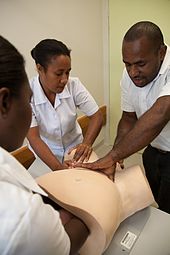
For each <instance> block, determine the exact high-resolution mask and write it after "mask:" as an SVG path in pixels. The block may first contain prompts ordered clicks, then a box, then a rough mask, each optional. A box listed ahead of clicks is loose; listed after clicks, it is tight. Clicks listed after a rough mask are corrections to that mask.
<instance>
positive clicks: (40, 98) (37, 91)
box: [33, 75, 71, 107]
mask: <svg viewBox="0 0 170 255" xmlns="http://www.w3.org/2000/svg"><path fill="white" fill-rule="evenodd" d="M68 84H69V81H68V83H67V84H66V86H65V88H64V90H63V91H62V92H61V93H60V94H56V98H55V107H57V106H58V105H59V104H60V99H62V98H69V97H70V96H71V95H70V92H69V89H68ZM33 93H34V102H35V104H36V105H38V104H43V103H46V102H47V101H48V99H47V97H46V95H45V93H44V91H43V89H42V87H41V84H40V82H39V75H37V76H36V86H35V87H34V91H33ZM35 95H36V96H35Z"/></svg>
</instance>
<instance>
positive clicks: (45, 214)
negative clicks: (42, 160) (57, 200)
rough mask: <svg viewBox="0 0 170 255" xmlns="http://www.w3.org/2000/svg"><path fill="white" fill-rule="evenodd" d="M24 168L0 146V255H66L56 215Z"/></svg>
mask: <svg viewBox="0 0 170 255" xmlns="http://www.w3.org/2000/svg"><path fill="white" fill-rule="evenodd" d="M39 194H41V195H45V196H46V193H45V192H44V191H43V190H42V189H41V188H40V187H39V186H38V185H37V184H36V182H35V180H34V179H33V178H32V177H31V175H30V174H29V173H28V172H27V171H26V169H25V168H24V167H23V166H22V165H21V164H20V163H19V162H18V161H17V160H16V159H15V158H14V157H12V156H11V155H10V154H9V153H8V152H7V151H5V150H4V149H2V148H1V147H0V254H1V255H47V254H48V255H68V254H69V251H70V240H69V237H68V235H67V233H66V232H65V230H64V228H63V225H62V223H61V220H60V217H59V213H58V212H57V211H56V210H54V209H53V208H52V207H51V206H50V205H47V204H44V203H43V201H42V198H41V196H40V195H39Z"/></svg>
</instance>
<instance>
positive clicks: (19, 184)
mask: <svg viewBox="0 0 170 255" xmlns="http://www.w3.org/2000/svg"><path fill="white" fill-rule="evenodd" d="M31 96H32V92H31V89H30V87H29V83H28V79H27V75H26V73H25V67H24V60H23V57H22V55H21V54H20V53H19V52H18V51H17V49H16V48H15V47H14V46H13V45H12V44H11V43H10V42H8V41H7V40H6V39H5V38H3V37H2V36H0V123H1V129H0V146H1V147H0V187H1V188H0V201H1V203H0V215H1V217H0V225H1V227H0V254H6V255H8V254H9V255H35V254H37V255H40V254H41V255H47V254H48V255H55V254H56V255H66V254H76V253H77V252H78V250H79V249H80V247H81V246H82V244H83V243H84V241H85V240H86V238H87V236H88V229H87V227H86V226H85V225H84V223H83V222H82V221H81V220H79V219H78V218H76V217H74V216H73V215H71V214H70V213H68V212H67V211H65V210H64V209H61V213H60V214H59V212H58V211H57V210H55V209H53V207H52V206H50V205H49V204H45V203H44V202H43V200H42V197H43V196H44V197H47V194H46V193H45V192H44V191H43V190H42V189H41V188H40V187H39V186H38V185H37V183H36V182H35V180H34V179H33V178H32V177H31V175H30V174H29V173H28V172H27V171H26V169H25V168H24V167H23V166H22V165H21V164H20V163H19V162H18V161H17V160H16V159H15V158H14V157H13V156H12V155H11V154H10V153H9V152H11V151H13V150H15V149H17V148H18V147H20V146H21V145H22V143H23V140H24V138H25V136H26V134H27V132H28V129H29V126H30V123H31V107H30V99H31ZM60 217H61V219H60ZM61 220H62V221H61Z"/></svg>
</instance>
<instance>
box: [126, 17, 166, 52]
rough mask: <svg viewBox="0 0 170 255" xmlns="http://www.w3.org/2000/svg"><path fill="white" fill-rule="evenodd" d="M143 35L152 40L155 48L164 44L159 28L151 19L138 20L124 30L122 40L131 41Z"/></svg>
mask: <svg viewBox="0 0 170 255" xmlns="http://www.w3.org/2000/svg"><path fill="white" fill-rule="evenodd" d="M143 36H146V37H147V38H148V39H149V40H151V41H152V42H153V44H154V46H155V49H156V50H158V49H160V47H161V46H162V45H165V44H164V38H163V34H162V32H161V29H160V28H159V27H158V26H157V25H156V24H154V23H153V22H151V21H139V22H137V23H135V24H134V25H133V26H131V27H130V28H129V30H128V31H127V32H126V34H125V36H124V38H123V40H124V41H128V42H131V41H134V40H137V39H139V38H141V37H143Z"/></svg>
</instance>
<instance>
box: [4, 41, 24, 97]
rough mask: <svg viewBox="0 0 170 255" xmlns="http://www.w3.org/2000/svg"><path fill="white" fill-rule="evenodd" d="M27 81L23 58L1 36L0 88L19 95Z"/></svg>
mask: <svg viewBox="0 0 170 255" xmlns="http://www.w3.org/2000/svg"><path fill="white" fill-rule="evenodd" d="M26 80H27V75H26V72H25V61H24V58H23V56H22V55H21V54H20V53H19V51H18V50H17V49H16V48H15V47H14V46H13V45H12V44H11V43H10V42H9V41H8V40H7V39H5V38H4V37H2V36H0V88H2V87H8V88H9V89H10V91H11V92H12V93H13V94H15V95H19V92H20V87H21V85H22V84H23V83H24V82H25V81H26Z"/></svg>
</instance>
